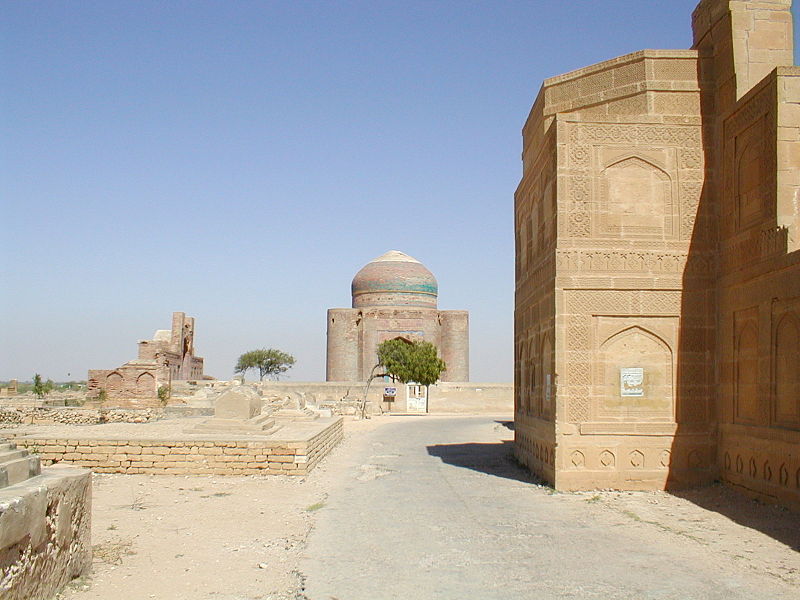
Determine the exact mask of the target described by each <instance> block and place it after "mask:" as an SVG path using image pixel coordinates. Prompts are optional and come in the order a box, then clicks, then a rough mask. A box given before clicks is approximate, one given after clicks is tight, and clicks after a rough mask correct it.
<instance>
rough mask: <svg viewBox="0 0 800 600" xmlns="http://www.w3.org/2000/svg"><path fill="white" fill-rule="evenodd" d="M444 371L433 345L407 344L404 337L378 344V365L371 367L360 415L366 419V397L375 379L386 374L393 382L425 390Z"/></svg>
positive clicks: (437, 379)
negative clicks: (412, 384) (420, 386)
mask: <svg viewBox="0 0 800 600" xmlns="http://www.w3.org/2000/svg"><path fill="white" fill-rule="evenodd" d="M446 368H447V365H446V364H445V362H444V361H443V360H442V359H441V358H439V354H438V352H437V350H436V346H434V345H433V344H431V343H430V342H410V341H408V340H406V339H404V338H395V339H392V340H386V341H384V342H381V343H380V344H379V345H378V363H377V364H376V365H375V366H374V367H373V368H372V372H371V373H370V376H369V379H367V385H366V386H365V388H364V399H363V402H362V405H361V414H362V416H366V407H367V394H368V393H369V386H370V384H371V383H372V380H373V379H375V377H384V376H387V375H388V376H389V377H391V378H392V380H393V381H400V382H401V383H411V382H413V383H418V384H420V385H424V386H425V387H426V388H427V387H428V386H430V385H432V384H434V383H436V382H437V381H439V377H441V375H442V371H444V370H445V369H446ZM376 371H378V372H377V373H376ZM381 371H383V372H381Z"/></svg>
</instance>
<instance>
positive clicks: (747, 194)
mask: <svg viewBox="0 0 800 600" xmlns="http://www.w3.org/2000/svg"><path fill="white" fill-rule="evenodd" d="M765 136H766V128H765V124H764V119H760V120H758V121H756V122H755V123H753V125H751V126H750V127H749V128H748V129H747V130H746V131H745V132H744V133H743V134H742V135H739V136H737V137H736V162H735V167H734V169H735V177H736V179H735V185H736V217H737V221H738V226H739V228H746V227H749V226H751V225H753V224H755V223H758V222H759V221H760V220H761V218H762V217H763V214H762V213H763V209H764V202H765V200H766V198H764V192H765V183H767V180H766V172H767V169H766V165H765V162H764V161H765V160H766V155H765V146H764V141H765Z"/></svg>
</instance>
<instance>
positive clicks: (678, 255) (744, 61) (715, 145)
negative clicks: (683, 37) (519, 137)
mask: <svg viewBox="0 0 800 600" xmlns="http://www.w3.org/2000/svg"><path fill="white" fill-rule="evenodd" d="M790 7H791V0H762V1H742V0H737V1H732V0H702V1H701V2H700V3H699V5H698V6H697V8H696V10H695V12H694V14H693V31H694V45H693V48H692V49H690V50H644V51H641V52H636V53H633V54H629V55H626V56H622V57H619V58H615V59H612V60H608V61H605V62H602V63H599V64H596V65H593V66H590V67H586V68H583V69H579V70H577V71H573V72H571V73H567V74H565V75H561V76H558V77H553V78H551V79H547V80H546V81H545V82H544V84H543V86H542V89H541V91H540V92H539V95H538V97H537V98H536V101H535V103H534V105H533V108H532V109H531V112H530V115H529V117H528V119H527V122H526V123H525V126H524V128H523V131H522V134H523V154H522V161H523V176H522V180H521V182H520V184H519V187H518V189H517V192H516V195H515V232H516V305H515V342H514V343H515V424H516V433H515V438H516V440H515V449H516V450H515V451H516V455H517V457H518V458H519V460H521V461H522V462H523V463H525V464H526V465H528V467H529V468H530V469H532V470H533V471H534V472H536V473H537V474H538V475H540V476H541V477H543V478H544V479H546V480H547V481H548V482H550V483H551V484H553V485H554V486H555V487H556V489H560V490H578V489H592V488H616V489H655V488H659V489H660V488H668V487H685V486H691V485H695V484H700V483H703V482H709V481H712V480H714V479H715V478H721V479H723V480H724V481H726V482H729V483H731V484H734V485H736V486H738V487H740V488H742V489H745V490H747V491H748V492H750V493H753V494H756V495H759V496H761V497H763V498H769V499H773V500H778V501H780V502H782V503H784V504H788V505H794V506H800V363H798V360H799V359H798V356H800V252H797V249H798V247H800V230H799V228H800V214H798V213H800V208H798V204H797V197H798V190H800V68H796V67H793V66H792V64H793V48H792V16H791V13H790Z"/></svg>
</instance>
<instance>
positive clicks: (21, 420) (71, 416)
mask: <svg viewBox="0 0 800 600" xmlns="http://www.w3.org/2000/svg"><path fill="white" fill-rule="evenodd" d="M162 415H163V410H160V409H152V408H147V409H143V410H135V409H124V408H73V407H56V408H53V407H46V406H14V407H11V406H0V423H4V424H5V423H10V424H33V425H43V424H50V423H63V424H65V425H100V424H102V423H148V422H150V421H153V420H155V419H160V418H162Z"/></svg>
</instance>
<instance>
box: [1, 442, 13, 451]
mask: <svg viewBox="0 0 800 600" xmlns="http://www.w3.org/2000/svg"><path fill="white" fill-rule="evenodd" d="M16 449H17V445H16V444H15V443H14V442H3V443H2V444H0V452H5V451H6V450H16Z"/></svg>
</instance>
